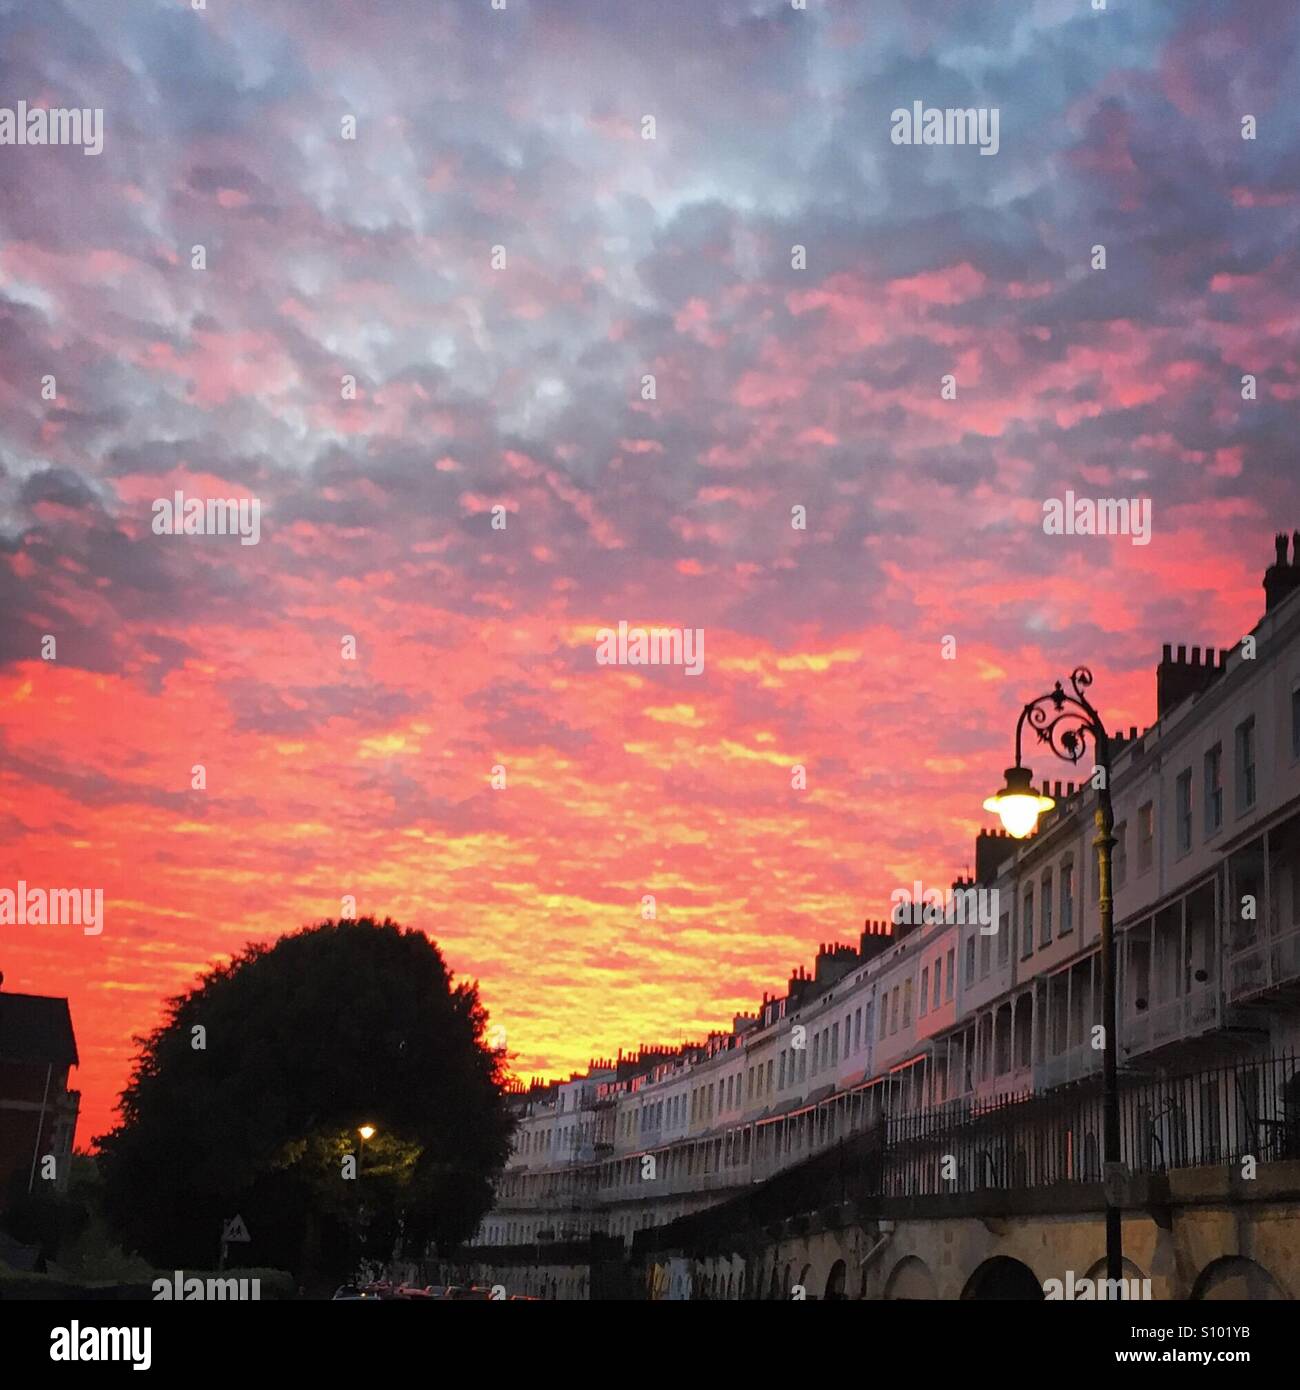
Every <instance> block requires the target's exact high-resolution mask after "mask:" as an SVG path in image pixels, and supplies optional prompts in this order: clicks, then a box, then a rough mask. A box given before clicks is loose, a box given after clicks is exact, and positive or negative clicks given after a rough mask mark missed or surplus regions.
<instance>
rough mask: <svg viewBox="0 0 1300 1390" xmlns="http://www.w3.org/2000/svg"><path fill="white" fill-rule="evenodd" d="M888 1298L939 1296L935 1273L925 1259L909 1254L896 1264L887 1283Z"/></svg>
mask: <svg viewBox="0 0 1300 1390" xmlns="http://www.w3.org/2000/svg"><path fill="white" fill-rule="evenodd" d="M885 1297H886V1298H887V1299H923V1298H924V1299H933V1298H938V1297H939V1290H938V1288H937V1287H936V1285H935V1282H934V1275H933V1274H931V1273H930V1267H929V1265H927V1264H926V1263H925V1261H924V1260H919V1259H917V1257H916V1256H915V1255H909V1256H908V1257H907V1258H906V1259H904V1260H899V1262H898V1263H897V1264H896V1265H895V1266H894V1269H893V1272H892V1273H891V1274H890V1276H889V1279H888V1280H887V1281H886V1283H885Z"/></svg>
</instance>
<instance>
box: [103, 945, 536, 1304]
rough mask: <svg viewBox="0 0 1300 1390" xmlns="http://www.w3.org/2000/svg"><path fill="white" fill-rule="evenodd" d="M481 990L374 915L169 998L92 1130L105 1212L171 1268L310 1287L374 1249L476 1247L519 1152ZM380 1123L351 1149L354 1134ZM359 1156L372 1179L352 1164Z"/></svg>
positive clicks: (246, 960)
mask: <svg viewBox="0 0 1300 1390" xmlns="http://www.w3.org/2000/svg"><path fill="white" fill-rule="evenodd" d="M485 1023H486V1015H485V1013H484V1011H483V1008H482V1006H481V1004H480V1003H479V998H478V989H477V986H476V985H472V984H457V985H455V986H453V984H452V981H451V977H450V974H449V972H448V970H447V968H446V965H445V964H444V962H443V959H442V955H441V953H440V952H439V950H438V948H437V947H436V946H435V945H434V944H433V943H432V942H431V941H429V939H428V938H427V937H426V936H424V935H423V934H422V933H421V932H418V931H412V930H404V929H403V928H401V927H400V926H398V925H397V924H396V923H394V922H392V921H390V920H388V919H387V918H385V920H384V921H383V922H382V923H377V922H375V921H374V919H373V918H363V919H361V920H358V921H341V922H333V921H329V922H323V923H321V924H320V925H319V926H315V927H306V928H304V929H303V930H301V931H298V932H294V933H292V934H291V935H288V936H284V937H281V938H280V939H279V940H278V941H276V942H275V944H274V945H271V946H266V945H260V944H250V945H249V946H247V947H245V949H244V950H243V951H242V952H241V953H240V954H238V955H237V956H235V957H234V959H233V960H231V962H230V963H229V964H227V965H221V966H217V967H215V968H213V969H211V970H209V971H208V972H207V973H206V974H204V975H202V976H200V978H199V982H198V984H197V985H196V986H195V987H194V988H193V989H191V990H190V991H189V992H188V993H186V994H182V995H178V996H177V997H176V998H174V999H171V1000H169V1001H168V1003H167V1007H166V1012H165V1015H164V1019H163V1022H162V1023H161V1024H160V1026H159V1027H158V1028H157V1029H155V1030H154V1032H153V1033H151V1034H150V1035H149V1036H147V1037H143V1038H137V1039H136V1040H135V1041H136V1043H137V1045H138V1047H139V1048H140V1052H139V1055H138V1056H137V1058H136V1062H135V1067H134V1070H133V1072H132V1075H131V1079H130V1081H129V1082H128V1084H127V1087H126V1089H125V1090H124V1091H123V1093H122V1096H121V1098H120V1101H119V1104H118V1109H119V1113H120V1115H121V1121H120V1123H119V1124H118V1126H117V1127H116V1128H115V1129H114V1130H113V1131H112V1132H111V1133H109V1134H107V1135H105V1136H103V1137H101V1139H100V1140H99V1144H100V1146H101V1151H102V1158H101V1169H102V1172H103V1176H104V1205H105V1211H106V1214H107V1216H108V1219H109V1221H110V1224H111V1226H112V1228H113V1230H114V1231H115V1232H116V1233H117V1235H118V1237H119V1238H120V1239H121V1240H122V1242H123V1244H124V1245H127V1246H128V1247H129V1248H132V1249H138V1250H139V1251H140V1253H142V1254H144V1255H145V1256H146V1257H147V1258H149V1259H150V1260H152V1261H154V1262H155V1263H156V1264H159V1265H161V1266H163V1267H166V1268H172V1267H178V1268H194V1269H203V1268H212V1267H213V1266H214V1265H215V1264H216V1259H217V1251H218V1243H219V1240H220V1234H221V1223H222V1221H223V1219H226V1218H229V1217H232V1216H234V1215H236V1214H238V1215H241V1216H242V1217H243V1218H244V1222H245V1225H246V1226H247V1227H248V1230H249V1234H250V1236H251V1243H250V1244H248V1245H246V1246H242V1247H232V1255H233V1257H234V1258H236V1259H238V1260H239V1261H240V1262H241V1263H245V1262H248V1261H250V1260H251V1261H252V1262H253V1263H256V1264H258V1265H275V1266H278V1267H280V1268H287V1269H291V1270H294V1271H295V1272H296V1273H297V1274H298V1275H299V1276H300V1277H302V1278H310V1277H312V1276H313V1275H314V1274H316V1273H318V1272H329V1273H337V1272H339V1271H341V1270H344V1269H349V1268H352V1267H354V1266H355V1260H356V1258H357V1256H358V1254H360V1253H362V1251H361V1247H360V1245H359V1239H360V1236H361V1233H362V1232H364V1233H365V1241H366V1250H367V1252H368V1253H370V1254H373V1255H377V1256H380V1257H382V1256H383V1255H386V1254H388V1253H389V1252H390V1251H391V1250H392V1248H393V1244H394V1242H395V1241H396V1240H397V1239H398V1238H399V1235H400V1237H401V1239H402V1240H403V1242H404V1243H405V1245H406V1248H407V1250H408V1251H410V1252H412V1253H418V1251H420V1250H421V1249H422V1248H423V1245H424V1243H425V1242H426V1241H428V1240H430V1239H432V1240H436V1241H438V1242H439V1243H441V1244H453V1243H455V1242H458V1241H461V1240H464V1239H465V1238H467V1237H468V1236H469V1235H470V1234H472V1232H473V1231H474V1229H475V1228H476V1226H477V1225H478V1221H479V1219H480V1217H481V1216H482V1214H483V1213H484V1212H485V1211H486V1210H487V1209H488V1207H489V1206H490V1205H491V1201H492V1189H491V1177H492V1175H493V1174H494V1173H495V1172H496V1171H497V1170H499V1169H500V1167H501V1165H502V1164H503V1163H504V1161H505V1157H506V1154H507V1152H508V1149H509V1137H510V1131H511V1121H510V1119H509V1116H508V1113H507V1110H506V1107H505V1103H504V1097H503V1093H502V1081H503V1076H502V1068H503V1065H504V1064H503V1060H502V1056H501V1054H499V1053H494V1052H492V1051H490V1050H489V1049H488V1048H487V1047H486V1046H485V1044H484V1042H483V1029H484V1025H485ZM363 1124H370V1125H373V1126H374V1127H375V1131H376V1132H375V1134H374V1137H373V1138H371V1139H370V1140H369V1141H368V1142H367V1143H365V1144H364V1145H360V1144H359V1140H358V1134H357V1131H358V1128H359V1127H360V1126H361V1125H363ZM359 1147H360V1148H361V1149H362V1150H363V1152H362V1154H361V1171H360V1173H359V1174H358V1175H357V1176H356V1177H355V1178H349V1177H346V1176H344V1171H345V1163H344V1160H345V1158H346V1157H347V1156H348V1155H356V1154H357V1151H358V1148H359Z"/></svg>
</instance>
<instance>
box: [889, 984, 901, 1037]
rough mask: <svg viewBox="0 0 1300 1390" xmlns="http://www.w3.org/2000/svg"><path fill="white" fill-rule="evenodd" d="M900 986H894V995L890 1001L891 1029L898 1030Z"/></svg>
mask: <svg viewBox="0 0 1300 1390" xmlns="http://www.w3.org/2000/svg"><path fill="white" fill-rule="evenodd" d="M898 993H899V991H898V986H897V985H895V986H894V997H893V998H892V999H891V1000H890V1002H889V1031H890V1033H897V1032H898Z"/></svg>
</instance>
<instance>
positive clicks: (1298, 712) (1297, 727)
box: [1291, 685, 1300, 758]
mask: <svg viewBox="0 0 1300 1390" xmlns="http://www.w3.org/2000/svg"><path fill="white" fill-rule="evenodd" d="M1291 756H1292V757H1293V758H1300V685H1297V686H1296V688H1295V689H1294V690H1293V691H1292V692H1291Z"/></svg>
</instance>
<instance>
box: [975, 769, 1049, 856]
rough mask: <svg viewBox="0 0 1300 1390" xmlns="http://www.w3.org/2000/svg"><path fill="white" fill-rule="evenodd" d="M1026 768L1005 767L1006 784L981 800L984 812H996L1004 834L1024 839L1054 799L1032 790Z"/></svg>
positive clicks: (1032, 786) (1029, 774)
mask: <svg viewBox="0 0 1300 1390" xmlns="http://www.w3.org/2000/svg"><path fill="white" fill-rule="evenodd" d="M1031 775H1032V774H1031V773H1030V770H1029V769H1028V768H1027V767H1009V768H1007V784H1006V786H1005V787H1003V788H1002V790H1001V791H999V792H995V793H994V794H993V795H992V796H990V797H988V798H987V800H986V801H985V802H984V809H985V810H986V811H996V812H997V814H998V816H999V817H1000V818H1001V820H1002V824H1003V825H1004V826H1005V827H1006V830H1007V834H1009V835H1014V836H1015V838H1016V839H1017V840H1023V839H1024V838H1025V836H1026V835H1028V834H1029V833H1030V831H1032V830H1033V829H1034V827H1035V826H1036V825H1037V824H1038V817H1039V816H1041V815H1042V814H1043V812H1044V811H1050V810H1051V809H1052V807H1053V806H1055V805H1056V802H1055V801H1054V800H1053V799H1052V798H1051V797H1050V796H1044V795H1043V794H1042V793H1041V792H1039V791H1038V790H1036V789H1035V787H1034V785H1033V782H1032V780H1031Z"/></svg>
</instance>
